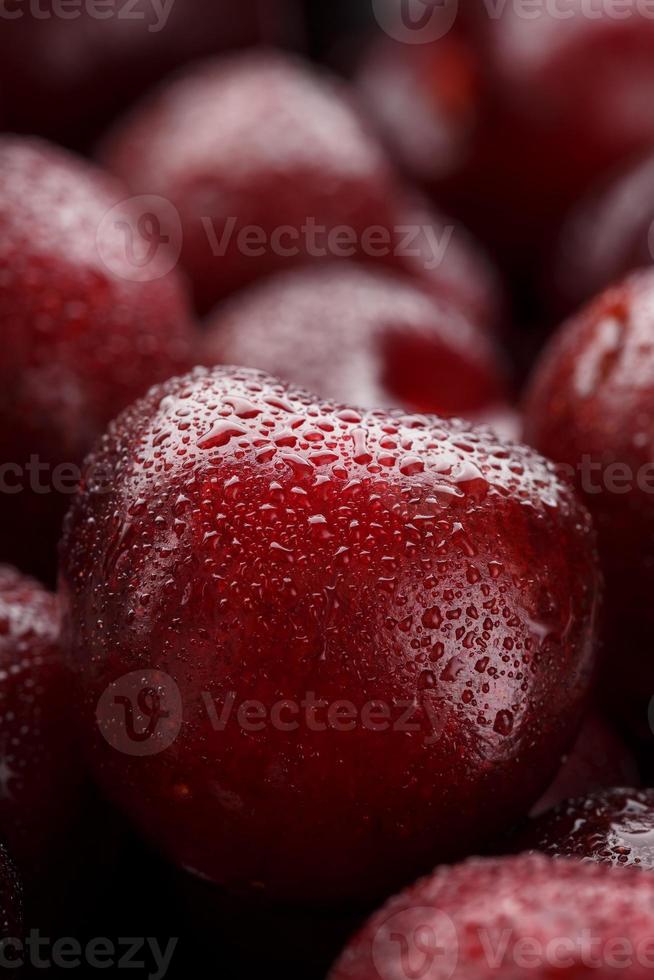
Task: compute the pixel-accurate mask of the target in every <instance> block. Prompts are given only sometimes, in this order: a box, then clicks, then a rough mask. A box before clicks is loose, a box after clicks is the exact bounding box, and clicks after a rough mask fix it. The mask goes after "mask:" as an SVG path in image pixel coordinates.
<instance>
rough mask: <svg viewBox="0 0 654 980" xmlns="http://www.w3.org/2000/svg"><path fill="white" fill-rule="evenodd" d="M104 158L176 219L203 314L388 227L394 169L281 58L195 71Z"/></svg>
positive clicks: (119, 133) (347, 116)
mask: <svg viewBox="0 0 654 980" xmlns="http://www.w3.org/2000/svg"><path fill="white" fill-rule="evenodd" d="M104 158H105V160H106V162H107V164H108V166H109V168H110V169H111V170H112V171H113V172H115V173H116V174H118V175H119V176H120V177H121V178H122V179H123V180H124V181H125V182H126V183H127V184H128V185H129V186H130V187H131V189H132V191H133V192H134V193H137V194H156V195H160V196H161V197H163V198H165V199H166V200H167V201H170V202H171V203H172V204H173V205H174V206H175V208H176V209H177V211H178V212H179V214H180V217H181V222H182V228H183V235H184V241H183V249H182V260H183V263H184V266H185V268H186V271H187V272H188V274H189V277H190V279H191V280H192V283H193V286H194V289H195V297H196V302H197V306H198V307H199V308H200V309H201V310H203V311H204V310H207V309H209V308H210V307H211V306H212V305H213V304H214V303H216V302H217V301H218V300H219V299H222V298H223V297H224V296H226V295H228V294H229V293H231V292H233V291H234V290H236V289H239V288H241V287H243V286H246V285H248V284H249V283H251V282H253V281H254V280H255V279H258V278H260V277H261V276H263V275H265V274H266V273H269V272H272V271H275V270H277V269H283V268H288V267H290V266H293V265H298V264H300V263H302V262H306V261H307V260H314V261H316V260H317V261H319V260H321V259H325V258H334V257H342V256H343V255H344V254H345V255H352V254H359V253H361V254H363V255H365V254H366V252H370V250H371V247H370V243H369V237H368V236H370V235H371V234H372V235H373V236H374V229H379V228H380V227H381V228H382V230H383V229H384V228H389V227H390V225H391V224H392V219H391V217H390V214H391V202H392V199H393V197H394V195H395V193H396V190H395V186H394V179H393V175H392V173H391V169H390V167H389V165H388V163H387V161H386V159H385V157H384V154H383V152H382V150H381V148H380V147H379V146H378V144H377V142H376V140H375V139H374V138H373V137H372V136H371V135H370V134H369V132H368V130H367V128H366V126H365V124H364V123H363V122H362V120H361V119H360V117H359V115H358V114H357V112H356V111H355V109H354V108H353V105H352V103H351V100H350V97H349V95H348V94H347V92H346V90H345V89H344V88H343V87H342V86H341V85H340V83H338V82H336V81H335V80H334V81H332V80H330V79H329V78H328V77H322V76H321V75H320V74H318V73H316V72H314V71H312V70H311V69H309V68H308V67H306V66H305V65H304V64H303V63H302V62H300V61H295V60H293V59H291V58H288V57H284V56H282V55H281V54H273V53H270V54H266V55H263V54H261V53H256V54H246V55H242V56H232V57H229V58H225V59H222V60H215V61H210V62H207V63H205V64H202V65H199V66H197V67H196V68H194V69H193V70H192V71H191V72H189V73H187V74H186V75H185V76H182V77H180V78H179V79H177V80H175V81H173V82H171V83H169V84H168V85H166V86H164V87H162V88H161V89H160V90H159V92H158V93H155V95H154V96H152V97H151V98H150V99H149V100H147V101H146V102H145V103H144V104H143V105H142V106H140V107H137V108H136V109H135V110H134V111H133V113H132V114H131V115H130V116H129V117H128V118H127V119H126V120H125V121H123V122H122V123H120V124H119V125H118V126H117V127H116V129H115V131H114V133H113V135H112V136H110V137H109V139H108V141H107V143H106V145H105V151H104ZM371 229H372V230H373V231H372V232H371Z"/></svg>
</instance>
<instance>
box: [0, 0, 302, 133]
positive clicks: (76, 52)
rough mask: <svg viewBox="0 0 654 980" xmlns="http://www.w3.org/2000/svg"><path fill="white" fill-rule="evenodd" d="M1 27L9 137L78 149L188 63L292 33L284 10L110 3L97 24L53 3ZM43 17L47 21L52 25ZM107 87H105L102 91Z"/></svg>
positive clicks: (277, 6) (82, 9)
mask: <svg viewBox="0 0 654 980" xmlns="http://www.w3.org/2000/svg"><path fill="white" fill-rule="evenodd" d="M16 9H17V10H19V9H20V10H21V11H22V15H21V16H19V17H14V18H10V19H9V18H7V17H5V18H3V25H2V26H3V30H2V32H1V33H0V96H1V95H6V103H7V116H8V128H10V129H11V130H12V131H20V132H30V133H38V134H40V135H41V136H47V137H49V138H51V139H55V140H57V141H58V142H61V141H63V142H66V143H67V144H71V145H75V146H79V145H80V143H88V141H89V140H91V139H93V138H94V137H95V136H97V135H98V134H99V133H100V132H101V131H102V129H103V127H104V126H105V125H106V124H107V122H108V121H109V120H110V119H111V118H112V117H114V116H115V114H116V113H117V112H119V111H122V110H123V109H124V108H125V107H126V106H128V105H130V104H131V103H133V102H134V100H135V99H136V98H138V97H139V96H140V95H141V94H142V93H143V92H144V91H145V90H146V89H147V88H148V87H150V86H151V85H153V84H155V83H156V82H157V81H159V80H160V79H161V78H163V77H164V76H165V75H166V74H167V73H168V72H170V71H173V70H174V69H177V68H178V67H179V66H180V65H181V64H183V63H185V62H187V61H189V60H190V59H193V58H197V57H200V56H204V55H209V54H217V53H219V52H220V51H224V50H228V49H230V48H234V47H241V46H243V45H249V44H255V43H257V42H258V41H261V40H268V41H272V40H274V39H276V38H277V39H279V40H282V39H283V38H284V37H285V35H286V34H287V33H288V32H289V30H290V28H291V22H292V17H291V12H290V10H288V4H287V3H286V0H267V4H266V10H265V13H264V11H263V10H262V8H261V6H260V5H259V4H258V3H257V0H242V2H240V3H239V4H238V7H234V5H233V4H230V3H228V2H226V0H184V2H183V3H180V4H177V3H173V4H172V6H169V7H164V8H162V9H157V8H156V7H155V5H153V4H152V3H150V2H149V0H134V2H133V3H130V4H129V8H128V7H127V6H126V5H125V3H124V0H109V4H107V3H105V4H103V10H102V16H101V17H100V16H97V15H96V12H95V11H94V10H92V9H91V8H90V7H89V6H86V5H84V4H80V5H79V7H78V8H77V10H76V16H75V17H70V16H66V17H63V16H62V15H61V14H60V13H59V11H58V9H57V5H56V3H54V2H53V0H41V2H40V3H39V8H38V12H39V14H40V16H36V15H34V14H33V12H32V9H30V8H29V7H28V6H27V5H26V6H24V7H21V8H18V7H17V8H16ZM48 14H49V16H48ZM108 79H110V80H111V82H110V84H108Z"/></svg>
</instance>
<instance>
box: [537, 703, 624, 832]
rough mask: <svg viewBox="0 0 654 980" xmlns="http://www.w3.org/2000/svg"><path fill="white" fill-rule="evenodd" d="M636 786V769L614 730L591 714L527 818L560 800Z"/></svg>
mask: <svg viewBox="0 0 654 980" xmlns="http://www.w3.org/2000/svg"><path fill="white" fill-rule="evenodd" d="M639 782H640V775H639V772H638V766H637V764H636V760H635V759H634V757H633V755H632V753H631V752H630V750H629V748H628V747H627V745H626V744H625V742H624V740H623V739H622V738H621V737H620V735H619V734H618V732H617V731H616V729H615V727H614V726H613V725H612V724H611V723H610V722H609V721H608V720H607V719H606V718H604V717H602V715H601V714H600V713H599V712H598V711H597V710H595V711H593V712H592V713H591V714H590V715H589V716H588V718H586V720H585V722H584V723H583V725H582V728H581V731H580V732H579V735H578V736H577V741H576V742H575V744H574V745H573V746H572V748H571V749H570V752H569V753H568V756H567V757H566V759H565V761H564V763H563V765H562V766H561V769H560V770H559V772H558V773H557V776H556V778H555V780H554V782H553V783H552V785H551V786H550V787H549V789H548V790H547V792H546V793H545V794H544V795H543V796H542V797H541V799H540V800H539V801H538V803H537V804H536V806H535V807H534V808H533V810H532V812H531V815H532V816H534V817H537V816H540V815H541V814H543V813H545V812H547V811H548V810H550V809H552V808H553V807H555V806H557V805H558V804H559V803H562V802H563V801H564V800H569V799H573V798H574V797H579V796H585V795H587V794H588V793H594V792H596V791H598V790H601V789H606V788H607V787H609V786H635V785H637V784H638V783H639Z"/></svg>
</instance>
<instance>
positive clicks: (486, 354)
mask: <svg viewBox="0 0 654 980" xmlns="http://www.w3.org/2000/svg"><path fill="white" fill-rule="evenodd" d="M202 356H203V363H206V364H209V365H210V364H241V365H244V366H246V367H256V368H261V369H262V370H264V371H268V372H269V373H270V374H273V375H275V376H276V377H279V378H284V379H285V380H287V381H291V382H293V383H294V384H298V385H302V387H304V388H307V389H308V390H309V391H313V392H316V394H319V395H321V396H322V397H323V398H330V399H334V400H336V401H339V402H344V403H346V404H349V405H358V406H360V407H363V408H395V407H398V408H404V409H407V410H410V411H419V412H433V413H437V414H440V415H464V416H469V415H477V414H479V413H482V412H484V411H487V412H488V411H492V410H493V409H497V408H498V406H501V405H502V404H503V403H505V402H506V399H507V393H508V392H507V389H508V386H507V383H506V379H505V370H504V364H503V362H502V359H501V356H500V353H499V351H498V350H497V349H496V347H495V345H494V343H493V341H492V340H491V339H489V337H488V333H487V331H485V330H483V329H481V328H479V327H478V326H477V325H476V324H475V323H473V322H471V321H470V320H468V319H467V317H466V316H465V315H464V314H462V313H460V312H459V311H458V310H457V309H456V308H453V307H452V306H451V305H450V304H449V303H448V302H443V300H442V299H438V298H436V296H435V295H431V293H430V292H428V291H427V290H425V289H424V288H422V287H421V286H419V285H418V284H417V283H413V282H411V281H410V280H408V279H406V278H404V277H399V276H395V275H392V274H391V273H386V272H384V273H382V272H377V271H373V270H372V269H366V268H360V267H359V266H357V265H355V264H353V263H350V264H345V263H336V264H332V265H329V266H323V267H320V268H317V269H310V270H307V269H301V270H299V271H294V272H290V273H281V274H278V275H277V276H274V277H271V278H269V279H267V280H265V281H264V282H262V283H260V284H258V285H256V286H254V287H252V288H251V289H250V290H249V291H247V292H244V293H242V294H241V295H240V296H237V297H235V298H234V299H233V300H232V301H231V302H229V303H227V304H224V305H223V306H221V307H219V308H218V310H217V311H216V313H215V314H214V316H213V317H212V318H211V319H210V321H209V324H208V329H207V332H206V334H205V337H204V347H203V354H202Z"/></svg>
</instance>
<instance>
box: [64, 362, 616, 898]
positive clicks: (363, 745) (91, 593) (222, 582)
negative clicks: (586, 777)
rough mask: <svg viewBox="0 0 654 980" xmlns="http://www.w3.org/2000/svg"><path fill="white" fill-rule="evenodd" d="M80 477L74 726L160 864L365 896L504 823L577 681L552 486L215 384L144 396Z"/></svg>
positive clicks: (299, 402)
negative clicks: (78, 723)
mask: <svg viewBox="0 0 654 980" xmlns="http://www.w3.org/2000/svg"><path fill="white" fill-rule="evenodd" d="M89 465H90V466H91V468H92V469H93V470H95V471H99V472H102V473H103V474H104V479H103V481H102V482H100V481H98V480H95V479H93V478H90V479H89V481H88V482H87V483H86V485H85V488H84V490H83V492H82V493H81V494H80V495H78V497H76V499H75V502H74V504H73V507H72V509H71V511H70V512H69V516H68V519H67V526H66V531H65V537H64V542H63V547H62V576H61V581H62V591H63V598H64V602H65V607H66V611H67V622H68V629H69V631H70V636H71V641H72V642H71V654H72V659H73V660H74V662H75V663H76V667H77V670H78V672H79V675H80V679H81V683H82V686H83V688H84V691H85V698H84V703H83V705H82V706H81V709H80V710H81V711H82V713H83V715H84V718H85V725H86V732H87V738H88V744H89V750H90V752H91V755H92V757H93V759H94V768H95V773H96V775H97V777H98V779H99V780H100V781H101V784H102V785H103V787H104V788H105V790H106V791H107V792H108V793H109V794H110V796H111V797H112V798H113V799H114V800H116V801H118V802H119V804H120V806H121V807H122V808H123V809H124V810H125V811H126V812H128V813H129V814H130V816H131V817H132V819H133V820H134V821H135V822H136V824H137V825H138V826H139V827H141V828H142V830H143V832H144V833H145V834H146V835H147V836H148V838H149V839H151V840H152V841H155V842H156V843H157V844H158V845H159V846H160V847H161V848H162V849H163V850H164V851H165V852H166V853H167V854H168V855H169V856H170V858H172V860H173V861H175V862H176V863H177V864H179V865H181V866H183V867H185V868H187V869H190V870H194V871H196V872H197V873H198V874H201V875H203V876H205V877H206V878H209V879H210V880H212V881H214V882H216V883H218V884H220V885H221V886H224V887H225V888H227V889H228V890H230V891H239V892H242V893H246V894H249V893H255V894H258V895H260V896H261V897H262V898H265V897H270V898H274V899H284V900H289V901H297V902H302V901H315V902H331V901H343V900H347V899H365V898H369V897H371V896H377V895H380V894H383V893H384V892H386V893H387V892H388V889H389V888H390V887H392V886H393V885H395V884H397V883H399V882H402V881H406V880H407V878H409V877H410V876H411V875H415V873H417V872H419V870H420V869H421V868H424V867H426V866H430V864H433V862H435V861H438V860H439V859H444V858H449V859H452V858H453V857H454V856H455V855H457V854H462V853H466V852H469V851H470V850H472V849H473V848H475V847H477V846H479V845H480V844H481V843H482V842H483V841H484V840H486V839H489V838H492V837H493V835H494V834H496V833H497V832H498V831H499V830H500V829H501V828H503V827H506V826H507V824H509V823H511V821H513V820H515V819H519V818H520V816H521V815H524V814H526V812H527V810H528V809H529V807H530V805H531V804H532V803H533V802H534V800H535V799H536V798H537V797H538V794H539V793H540V792H542V791H543V789H544V788H545V786H546V785H547V783H548V781H549V780H550V779H551V777H552V775H553V770H554V768H555V767H556V764H557V761H558V760H559V759H560V758H561V755H562V753H563V752H564V751H565V749H566V748H567V746H568V744H569V742H570V739H571V736H572V734H573V732H574V729H575V726H576V724H577V719H578V715H579V712H580V709H581V706H582V703H583V701H584V699H585V696H586V693H587V690H588V685H589V680H590V673H591V669H592V661H593V620H594V613H595V603H596V592H597V573H596V567H595V560H594V546H593V534H592V530H591V527H590V522H589V519H588V517H587V515H586V513H585V512H584V510H583V509H582V508H581V507H580V506H579V505H578V503H577V501H576V499H575V497H574V495H573V494H572V493H571V491H570V489H569V488H568V487H567V485H566V484H565V483H562V482H561V481H559V480H558V479H557V477H556V475H555V473H554V471H553V469H552V467H551V466H550V464H548V463H546V462H545V461H543V460H542V459H541V458H540V457H538V456H537V455H535V454H534V453H533V452H532V451H530V450H528V449H526V448H524V447H520V446H517V445H512V444H504V443H502V442H500V441H499V440H498V439H497V438H496V437H495V436H494V435H493V434H492V433H491V432H490V431H488V430H485V429H478V430H475V429H474V428H472V427H470V426H469V425H467V424H466V423H463V422H460V421H449V422H448V421H442V420H440V419H436V418H429V417H424V416H407V415H405V414H402V413H401V412H384V411H380V410H378V411H372V412H361V411H355V410H354V409H351V408H345V407H342V406H338V405H334V404H333V403H325V402H321V401H318V400H317V399H316V398H315V397H314V396H312V395H309V394H307V393H305V392H302V391H298V390H296V389H294V388H289V387H288V386H287V385H285V384H282V383H280V382H278V381H276V380H275V379H273V378H271V377H269V376H268V375H265V374H262V373H260V372H257V371H252V370H247V369H234V368H232V369H227V368H225V369H220V368H216V369H214V370H212V371H207V370H204V369H197V370H196V371H195V372H194V373H193V374H191V375H189V376H187V377H185V378H181V379H173V380H171V381H169V382H168V383H166V384H164V385H162V386H159V387H156V388H154V389H152V390H151V391H150V393H149V394H148V395H147V396H146V397H145V398H144V399H143V400H141V401H140V402H138V403H136V405H134V406H133V407H132V408H131V409H129V410H127V411H126V412H125V413H124V414H123V415H122V416H121V417H120V419H119V420H118V421H117V422H115V423H114V424H112V426H111V427H110V429H109V432H108V434H107V435H106V436H105V438H104V439H103V440H102V442H101V443H100V444H99V446H98V448H97V449H96V452H95V453H94V454H93V455H92V456H91V457H90V458H89ZM534 569H538V574H537V575H535V574H534ZM253 701H254V702H255V703H254V705H253V704H252V702H253ZM244 702H245V703H246V704H245V708H244V706H243V704H244ZM316 703H317V704H316ZM262 715H263V717H262ZM289 725H290V728H289ZM407 725H408V726H409V729H410V730H408V731H407V730H406V728H407Z"/></svg>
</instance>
